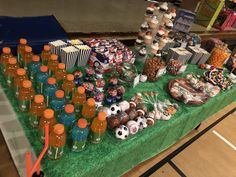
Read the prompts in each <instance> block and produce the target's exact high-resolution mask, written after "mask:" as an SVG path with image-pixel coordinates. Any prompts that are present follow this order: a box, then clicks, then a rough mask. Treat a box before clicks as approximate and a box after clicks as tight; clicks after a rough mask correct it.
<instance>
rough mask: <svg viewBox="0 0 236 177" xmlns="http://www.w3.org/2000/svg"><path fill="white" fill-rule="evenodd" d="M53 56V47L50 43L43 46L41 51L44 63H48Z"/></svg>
mask: <svg viewBox="0 0 236 177" xmlns="http://www.w3.org/2000/svg"><path fill="white" fill-rule="evenodd" d="M50 57H51V47H50V46H49V45H44V46H43V51H42V53H41V59H42V65H47V64H48V61H49V59H50Z"/></svg>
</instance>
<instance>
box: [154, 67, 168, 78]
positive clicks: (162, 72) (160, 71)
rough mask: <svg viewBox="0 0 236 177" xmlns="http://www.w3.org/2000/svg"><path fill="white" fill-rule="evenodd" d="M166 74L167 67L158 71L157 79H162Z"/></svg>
mask: <svg viewBox="0 0 236 177" xmlns="http://www.w3.org/2000/svg"><path fill="white" fill-rule="evenodd" d="M165 73H166V67H165V68H161V69H159V70H158V72H157V74H156V77H160V76H162V75H164V74H165Z"/></svg>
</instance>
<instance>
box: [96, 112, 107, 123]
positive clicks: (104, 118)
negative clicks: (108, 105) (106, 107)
mask: <svg viewBox="0 0 236 177" xmlns="http://www.w3.org/2000/svg"><path fill="white" fill-rule="evenodd" d="M106 117H107V114H106V113H105V112H99V113H98V120H100V121H104V120H106Z"/></svg>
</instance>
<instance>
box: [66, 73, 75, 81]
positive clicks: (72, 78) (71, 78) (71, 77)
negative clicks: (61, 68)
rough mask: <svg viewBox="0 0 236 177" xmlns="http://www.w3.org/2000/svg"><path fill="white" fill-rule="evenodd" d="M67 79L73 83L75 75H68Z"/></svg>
mask: <svg viewBox="0 0 236 177" xmlns="http://www.w3.org/2000/svg"><path fill="white" fill-rule="evenodd" d="M66 79H67V80H68V81H73V80H74V75H73V74H67V75H66Z"/></svg>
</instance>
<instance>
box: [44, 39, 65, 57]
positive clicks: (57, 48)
mask: <svg viewBox="0 0 236 177" xmlns="http://www.w3.org/2000/svg"><path fill="white" fill-rule="evenodd" d="M48 44H49V45H50V46H51V52H52V53H55V54H57V55H58V56H60V55H61V48H63V47H66V46H67V43H65V42H64V41H62V40H56V41H52V42H49V43H48Z"/></svg>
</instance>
